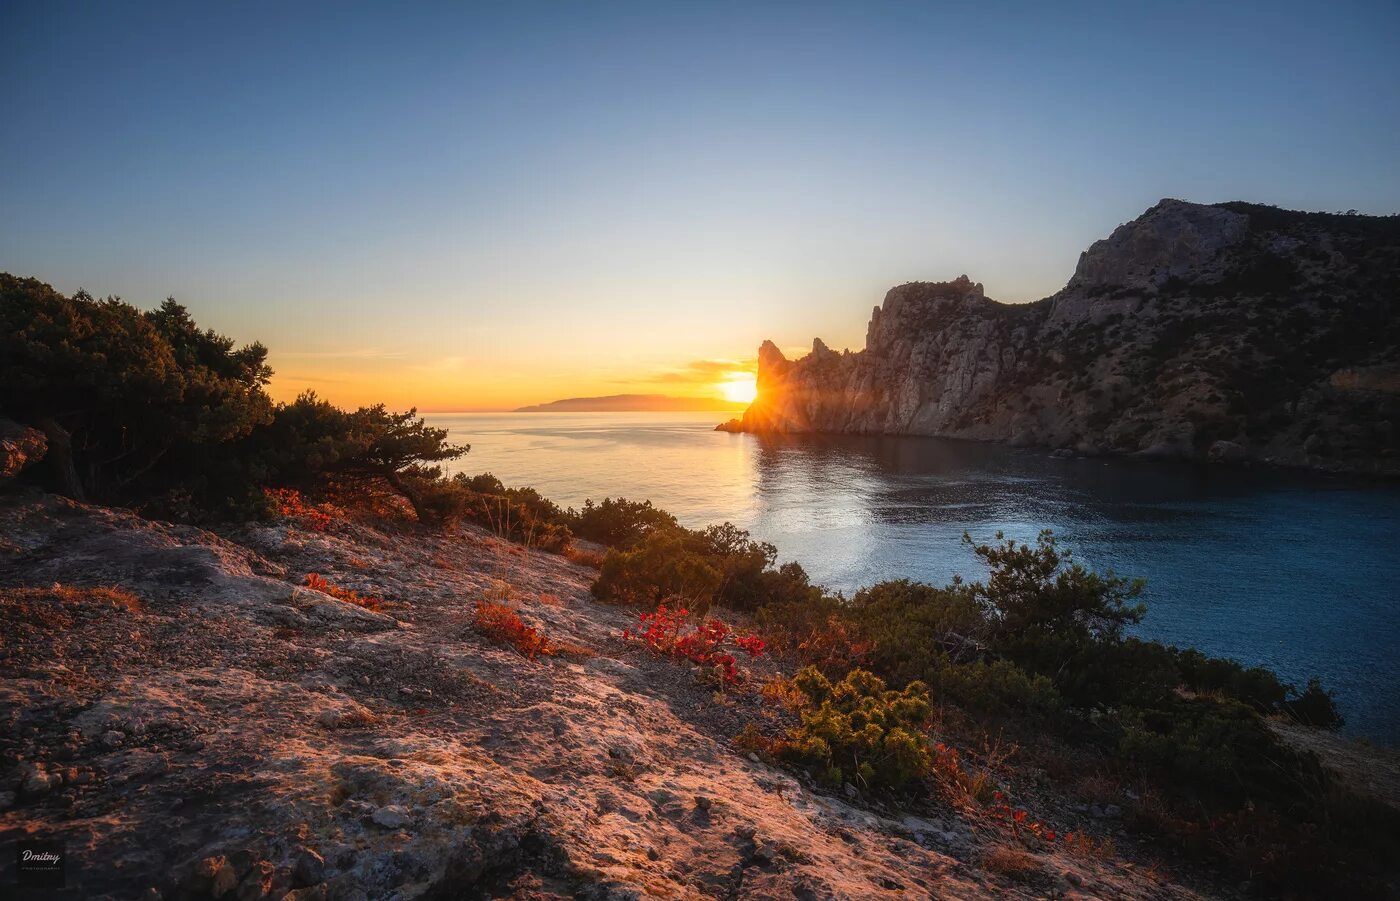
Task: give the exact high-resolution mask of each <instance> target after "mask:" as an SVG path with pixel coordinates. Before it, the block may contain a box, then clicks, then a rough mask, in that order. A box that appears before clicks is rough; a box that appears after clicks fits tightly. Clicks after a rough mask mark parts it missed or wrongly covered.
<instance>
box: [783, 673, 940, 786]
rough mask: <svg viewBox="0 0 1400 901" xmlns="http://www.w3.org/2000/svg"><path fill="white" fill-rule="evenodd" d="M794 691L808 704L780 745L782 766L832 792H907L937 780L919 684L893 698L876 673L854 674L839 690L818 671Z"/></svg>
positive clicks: (797, 682)
mask: <svg viewBox="0 0 1400 901" xmlns="http://www.w3.org/2000/svg"><path fill="white" fill-rule="evenodd" d="M793 685H794V686H795V687H796V688H797V690H798V691H800V692H801V693H802V695H803V696H804V698H805V703H804V704H803V707H802V709H801V711H800V712H799V716H800V718H801V723H800V725H798V726H797V727H795V728H794V729H792V730H791V731H790V732H789V733H788V735H787V737H785V738H784V739H781V740H780V741H778V742H776V743H775V745H774V749H773V750H774V753H775V754H776V756H778V757H779V758H781V759H785V760H788V761H790V762H792V763H795V764H798V765H799V766H804V767H806V768H808V769H809V771H811V772H812V774H813V775H814V776H815V777H816V778H817V779H819V780H821V781H822V782H824V783H826V784H828V785H840V784H841V783H843V782H852V783H855V784H856V785H859V786H863V787H866V788H871V789H881V788H883V789H900V788H904V787H905V786H907V785H908V784H909V783H910V782H911V781H913V780H916V779H921V778H923V777H924V776H927V775H928V774H929V773H930V772H932V769H933V754H932V751H931V749H930V747H929V740H928V729H929V726H930V717H931V715H932V708H931V707H930V706H929V700H928V694H927V692H926V691H925V690H924V687H923V685H921V684H920V683H918V682H913V683H910V684H909V685H907V686H905V687H904V688H903V689H901V690H894V689H889V688H886V686H885V682H884V680H883V679H881V678H879V677H878V676H876V675H874V674H873V673H870V672H867V671H866V670H852V671H851V672H850V673H848V674H847V675H846V677H845V678H844V679H842V680H841V681H840V682H837V683H835V684H833V683H832V682H831V681H830V680H828V679H827V678H826V676H824V675H822V673H821V672H820V671H819V670H817V669H816V668H815V667H804V668H803V669H802V670H801V671H799V672H798V673H797V675H796V676H795V677H793Z"/></svg>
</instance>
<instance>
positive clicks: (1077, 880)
mask: <svg viewBox="0 0 1400 901" xmlns="http://www.w3.org/2000/svg"><path fill="white" fill-rule="evenodd" d="M1060 878H1061V879H1063V880H1064V881H1065V882H1067V883H1069V884H1070V885H1072V886H1074V887H1075V888H1078V887H1079V886H1081V885H1083V884H1084V879H1083V877H1081V876H1080V875H1079V874H1078V873H1076V872H1074V871H1073V870H1065V871H1064V872H1063V873H1061V874H1060Z"/></svg>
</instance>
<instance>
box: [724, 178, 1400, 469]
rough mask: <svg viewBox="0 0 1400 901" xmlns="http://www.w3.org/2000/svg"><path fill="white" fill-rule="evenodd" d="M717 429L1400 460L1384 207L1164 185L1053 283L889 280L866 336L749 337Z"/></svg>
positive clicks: (1397, 366)
mask: <svg viewBox="0 0 1400 901" xmlns="http://www.w3.org/2000/svg"><path fill="white" fill-rule="evenodd" d="M758 386H759V396H758V399H757V400H756V401H755V402H754V404H753V405H752V406H751V407H750V408H749V409H748V410H747V411H746V412H745V413H744V416H743V419H742V420H735V421H733V422H731V423H728V424H726V425H724V426H721V428H723V429H726V430H729V431H749V432H757V433H788V432H854V433H881V434H903V435H939V436H946V437H954V438H968V439H976V440H984V441H1003V442H1009V443H1012V444H1015V445H1020V446H1041V447H1051V448H1057V449H1061V450H1064V451H1066V452H1072V453H1080V454H1099V453H1116V454H1142V455H1148V456H1161V457H1175V458H1184V459H1200V460H1207V459H1208V460H1218V461H1226V462H1239V461H1245V460H1260V461H1266V462H1270V463H1276V464H1281V465H1289V466H1304V467H1312V468H1321V469H1332V470H1347V471H1355V472H1374V473H1385V474H1397V473H1400V216H1389V217H1375V216H1357V215H1331V214H1321V213H1296V212H1290V211H1286V210H1279V209H1276V208H1273V207H1266V206H1259V205H1255V204H1245V203H1226V204H1218V205H1213V206H1207V205H1203V204H1195V203H1186V202H1183V201H1179V200H1163V201H1162V202H1161V203H1159V204H1157V205H1156V206H1154V207H1153V208H1152V209H1150V210H1148V211H1147V212H1146V213H1144V214H1143V215H1142V216H1140V217H1138V218H1137V219H1136V220H1134V221H1132V222H1129V223H1127V224H1125V225H1122V226H1120V227H1119V228H1118V229H1117V230H1115V231H1114V232H1113V234H1112V235H1111V236H1109V237H1108V238H1106V239H1104V240H1102V241H1098V242H1096V243H1095V244H1094V245H1093V246H1091V247H1090V248H1089V249H1088V250H1087V251H1086V252H1085V253H1084V254H1083V255H1082V256H1081V257H1080V260H1079V265H1078V267H1077V268H1076V270H1075V273H1074V276H1073V278H1071V279H1070V281H1069V283H1068V284H1067V285H1066V286H1065V288H1064V289H1063V290H1062V291H1060V292H1059V293H1057V294H1055V295H1053V296H1051V297H1047V298H1045V299H1044V300H1040V301H1036V302H1035V303H1030V304H1003V303H997V302H996V301H993V300H990V299H988V298H987V297H986V296H985V295H984V293H983V289H982V285H980V284H975V283H973V282H972V281H971V280H970V279H969V278H968V277H967V276H963V277H961V278H959V279H956V280H954V281H951V282H940V283H922V282H920V283H912V284H906V285H901V286H899V287H897V288H893V289H891V290H890V292H889V293H888V294H887V295H886V296H885V301H884V304H883V305H882V306H879V307H876V308H875V310H874V313H873V314H872V315H871V319H870V325H869V329H868V332H867V335H866V344H865V348H864V349H863V350H860V351H858V352H854V353H852V352H850V351H846V352H844V353H840V352H837V351H834V350H832V349H830V348H828V347H827V346H826V345H825V344H824V343H823V342H822V341H821V340H820V339H817V340H815V341H814V342H813V344H812V351H811V353H810V354H808V355H807V356H805V357H802V358H801V359H798V360H788V359H787V358H786V357H785V356H784V355H783V353H782V351H781V350H779V349H778V347H777V346H776V345H774V344H773V343H772V342H766V343H765V344H764V345H763V347H762V348H761V349H760V351H759V364H758Z"/></svg>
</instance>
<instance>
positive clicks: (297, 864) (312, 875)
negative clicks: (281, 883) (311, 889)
mask: <svg viewBox="0 0 1400 901" xmlns="http://www.w3.org/2000/svg"><path fill="white" fill-rule="evenodd" d="M325 878H326V862H325V860H324V859H322V857H321V855H319V854H317V853H316V852H315V851H313V850H311V849H310V848H307V847H304V846H302V847H298V848H297V849H296V851H294V852H293V854H292V884H293V885H295V886H297V887H298V888H303V887H306V886H312V885H316V884H317V883H319V882H321V881H322V880H323V879H325Z"/></svg>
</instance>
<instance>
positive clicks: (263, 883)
mask: <svg viewBox="0 0 1400 901" xmlns="http://www.w3.org/2000/svg"><path fill="white" fill-rule="evenodd" d="M272 874H273V866H272V864H271V863H269V862H268V861H266V860H260V861H258V862H257V863H255V864H253V867H252V869H250V870H249V871H248V875H247V876H244V877H243V881H242V882H240V883H239V884H238V891H237V894H235V895H234V897H235V898H236V899H237V901H263V899H264V898H267V897H269V896H270V895H271V894H272Z"/></svg>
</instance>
